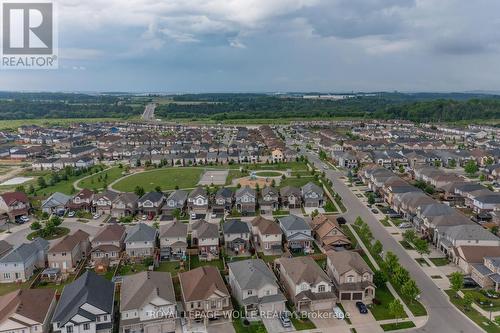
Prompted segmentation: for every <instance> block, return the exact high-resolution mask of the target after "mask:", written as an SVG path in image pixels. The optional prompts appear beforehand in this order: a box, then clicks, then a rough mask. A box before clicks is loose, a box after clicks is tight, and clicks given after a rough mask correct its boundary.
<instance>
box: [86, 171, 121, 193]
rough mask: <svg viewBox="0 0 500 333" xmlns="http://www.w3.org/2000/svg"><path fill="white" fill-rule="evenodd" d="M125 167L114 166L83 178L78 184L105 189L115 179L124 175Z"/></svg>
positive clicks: (90, 188)
mask: <svg viewBox="0 0 500 333" xmlns="http://www.w3.org/2000/svg"><path fill="white" fill-rule="evenodd" d="M122 172H123V168H119V167H114V168H111V169H109V170H103V171H101V172H99V173H96V174H93V175H92V176H90V177H88V178H85V179H82V180H81V181H80V182H79V183H78V184H77V185H78V186H79V187H81V188H88V189H89V190H100V189H104V187H106V185H109V184H110V183H112V182H113V181H115V180H117V179H118V178H120V177H122Z"/></svg>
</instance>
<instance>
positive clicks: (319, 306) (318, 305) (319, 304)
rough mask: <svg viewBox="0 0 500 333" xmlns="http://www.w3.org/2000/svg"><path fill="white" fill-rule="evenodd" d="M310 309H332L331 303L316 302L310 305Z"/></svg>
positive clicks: (330, 301)
mask: <svg viewBox="0 0 500 333" xmlns="http://www.w3.org/2000/svg"><path fill="white" fill-rule="evenodd" d="M311 308H312V310H313V311H322V310H331V309H332V308H333V301H332V300H324V301H316V302H313V303H312V304H311Z"/></svg>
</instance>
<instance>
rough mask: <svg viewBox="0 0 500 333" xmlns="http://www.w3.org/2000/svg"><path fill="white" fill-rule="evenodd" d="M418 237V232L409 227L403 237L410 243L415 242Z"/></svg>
mask: <svg viewBox="0 0 500 333" xmlns="http://www.w3.org/2000/svg"><path fill="white" fill-rule="evenodd" d="M416 238H417V233H416V232H415V230H413V229H408V230H406V231H405V232H403V239H404V240H405V241H407V242H408V243H413V242H414V241H415V239H416Z"/></svg>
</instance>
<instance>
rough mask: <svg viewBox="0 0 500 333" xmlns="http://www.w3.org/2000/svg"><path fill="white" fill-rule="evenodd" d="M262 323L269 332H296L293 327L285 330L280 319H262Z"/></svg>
mask: <svg viewBox="0 0 500 333" xmlns="http://www.w3.org/2000/svg"><path fill="white" fill-rule="evenodd" d="M262 323H263V324H264V326H265V327H266V330H267V331H268V332H276V333H279V332H292V331H295V328H294V327H293V325H292V326H291V327H288V328H284V327H283V325H281V322H280V320H279V319H278V318H262Z"/></svg>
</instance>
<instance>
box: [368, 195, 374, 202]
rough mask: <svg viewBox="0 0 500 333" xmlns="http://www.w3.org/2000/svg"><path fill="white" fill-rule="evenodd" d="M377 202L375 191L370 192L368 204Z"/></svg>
mask: <svg viewBox="0 0 500 333" xmlns="http://www.w3.org/2000/svg"><path fill="white" fill-rule="evenodd" d="M374 203H375V195H374V194H373V193H369V194H368V204H369V205H373V204H374Z"/></svg>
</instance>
